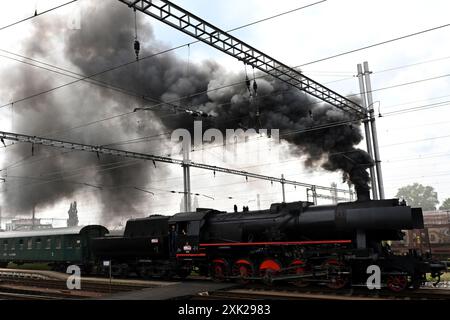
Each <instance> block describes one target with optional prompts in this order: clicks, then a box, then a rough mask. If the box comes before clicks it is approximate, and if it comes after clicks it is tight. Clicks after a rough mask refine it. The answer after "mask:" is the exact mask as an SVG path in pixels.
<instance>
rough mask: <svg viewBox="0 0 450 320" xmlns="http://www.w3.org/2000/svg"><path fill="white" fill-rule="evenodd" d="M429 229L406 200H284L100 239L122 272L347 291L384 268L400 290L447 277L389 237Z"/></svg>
mask: <svg viewBox="0 0 450 320" xmlns="http://www.w3.org/2000/svg"><path fill="white" fill-rule="evenodd" d="M422 227H423V216H422V210H421V209H419V208H411V207H409V206H406V204H404V203H400V202H399V201H398V200H395V199H394V200H378V201H372V200H367V201H357V202H351V203H341V204H338V205H326V206H316V205H313V204H312V203H308V202H294V203H276V204H272V205H271V207H270V209H268V210H260V211H244V212H236V211H235V212H232V213H227V212H221V211H217V210H213V209H198V210H197V211H196V212H190V213H179V214H176V215H174V216H172V217H167V216H150V217H148V218H145V219H137V220H130V221H128V223H127V225H126V229H125V233H124V235H123V236H118V237H107V236H106V237H100V238H94V239H92V243H91V244H92V251H93V253H94V255H95V258H96V259H97V260H100V261H101V260H109V261H112V262H113V265H114V266H115V272H116V273H122V274H128V273H130V272H136V273H137V274H139V275H141V276H143V277H152V276H159V277H161V276H163V277H172V276H179V277H186V276H187V275H189V274H190V273H191V271H192V270H193V269H196V270H198V272H199V274H200V275H205V276H208V275H209V276H211V277H212V278H213V279H214V280H215V281H226V280H236V281H239V282H241V283H248V282H249V281H254V280H262V281H264V282H265V283H268V284H271V283H274V282H278V281H287V282H291V283H293V284H295V285H297V286H306V285H308V284H310V283H314V282H320V283H324V284H326V285H327V286H329V287H330V288H333V289H339V288H343V287H345V286H347V285H350V284H351V285H358V284H363V285H365V284H366V281H367V278H368V274H367V268H368V267H369V266H373V265H375V266H378V267H379V268H380V270H381V278H382V281H383V283H384V285H385V286H387V287H388V288H389V289H391V290H393V291H402V290H404V289H406V288H408V287H414V288H417V287H419V286H420V285H421V284H422V283H423V282H424V281H426V274H427V273H429V274H431V276H432V277H434V278H437V279H438V281H439V277H440V275H441V274H442V273H443V272H444V270H445V266H444V265H443V264H441V263H439V262H436V261H433V260H431V259H430V258H429V257H423V256H421V255H420V254H419V253H418V252H415V251H411V252H409V253H408V254H404V255H395V254H394V253H393V252H392V251H391V250H390V248H389V246H388V245H387V242H386V241H387V240H399V239H402V238H403V233H402V231H401V230H409V229H418V228H422Z"/></svg>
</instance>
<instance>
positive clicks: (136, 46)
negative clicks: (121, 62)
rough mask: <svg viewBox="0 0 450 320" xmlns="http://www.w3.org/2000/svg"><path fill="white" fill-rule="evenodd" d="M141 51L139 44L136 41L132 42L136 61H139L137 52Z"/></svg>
mask: <svg viewBox="0 0 450 320" xmlns="http://www.w3.org/2000/svg"><path fill="white" fill-rule="evenodd" d="M140 50H141V44H140V43H139V41H138V40H134V52H135V53H136V60H139V51H140Z"/></svg>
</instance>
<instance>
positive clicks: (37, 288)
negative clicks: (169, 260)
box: [0, 278, 157, 300]
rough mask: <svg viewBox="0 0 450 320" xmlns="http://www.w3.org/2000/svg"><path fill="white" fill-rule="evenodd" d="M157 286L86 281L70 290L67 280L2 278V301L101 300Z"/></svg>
mask: <svg viewBox="0 0 450 320" xmlns="http://www.w3.org/2000/svg"><path fill="white" fill-rule="evenodd" d="M153 287H157V285H149V284H145V283H133V284H125V283H109V281H100V282H96V281H94V280H91V279H85V280H82V282H81V289H80V290H69V289H68V288H67V284H66V281H65V280H62V279H59V280H56V279H36V278H0V299H6V300H10V299H18V300H30V299H32V300H53V299H86V298H94V299H95V298H101V297H103V296H106V295H110V294H115V293H122V292H130V291H135V290H140V289H144V288H153Z"/></svg>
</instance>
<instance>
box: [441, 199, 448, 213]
mask: <svg viewBox="0 0 450 320" xmlns="http://www.w3.org/2000/svg"><path fill="white" fill-rule="evenodd" d="M439 210H450V198H447V199H445V201H444V203H442V206H441V207H440V208H439Z"/></svg>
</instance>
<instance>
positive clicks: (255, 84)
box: [253, 80, 258, 95]
mask: <svg viewBox="0 0 450 320" xmlns="http://www.w3.org/2000/svg"><path fill="white" fill-rule="evenodd" d="M253 91H254V92H255V95H256V93H257V92H258V84H257V83H256V80H254V81H253Z"/></svg>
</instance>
